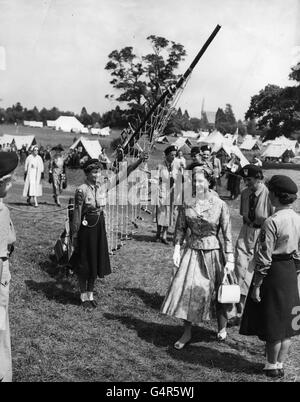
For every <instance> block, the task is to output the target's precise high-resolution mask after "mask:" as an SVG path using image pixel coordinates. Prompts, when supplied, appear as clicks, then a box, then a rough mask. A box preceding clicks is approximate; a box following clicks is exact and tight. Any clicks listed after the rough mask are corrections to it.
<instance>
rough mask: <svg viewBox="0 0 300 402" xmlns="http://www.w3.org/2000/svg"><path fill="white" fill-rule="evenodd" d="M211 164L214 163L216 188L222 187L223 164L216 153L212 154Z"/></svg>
mask: <svg viewBox="0 0 300 402" xmlns="http://www.w3.org/2000/svg"><path fill="white" fill-rule="evenodd" d="M210 162H211V163H212V166H213V172H214V179H215V182H216V188H217V187H218V186H219V187H220V186H221V184H222V183H221V176H222V164H221V161H220V159H219V158H218V157H217V156H216V154H215V153H212V155H211V158H210Z"/></svg>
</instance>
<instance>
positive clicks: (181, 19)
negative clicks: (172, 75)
mask: <svg viewBox="0 0 300 402" xmlns="http://www.w3.org/2000/svg"><path fill="white" fill-rule="evenodd" d="M299 2H300V0H272V1H270V0H52V1H51V0H0V98H1V99H2V101H1V102H0V106H1V105H2V106H4V107H7V106H9V105H11V104H13V103H16V102H17V101H20V102H21V103H22V104H23V105H24V106H26V107H33V106H34V105H36V106H37V107H38V108H41V107H43V106H46V107H52V106H57V107H59V108H60V109H62V110H71V111H74V112H76V113H78V112H80V110H81V107H82V106H86V107H87V110H88V112H92V111H98V112H100V113H104V112H105V111H107V110H110V109H112V108H113V107H115V104H112V103H110V102H109V101H107V100H106V99H105V98H104V96H105V94H107V93H112V88H111V86H110V84H109V80H110V76H109V74H108V72H107V71H106V70H104V67H105V65H106V63H107V61H108V57H107V56H108V54H109V53H110V52H111V51H112V50H115V49H121V48H122V47H124V46H133V48H134V51H135V53H136V54H137V55H143V54H146V53H148V52H150V51H151V48H150V46H149V42H148V41H147V40H146V38H147V36H149V35H158V36H163V37H165V38H167V39H169V40H172V41H175V42H179V43H181V44H182V45H183V46H184V47H185V49H186V51H187V57H186V59H185V61H184V62H183V63H182V64H181V66H180V69H179V71H178V72H182V73H183V72H184V71H185V68H187V66H188V65H189V64H190V63H191V61H192V60H193V58H194V56H195V55H196V54H197V52H198V51H199V49H200V48H201V46H202V45H203V43H204V42H205V41H206V39H207V38H208V37H209V35H210V34H211V32H212V31H213V29H214V28H215V26H216V25H217V24H220V25H221V26H222V28H221V30H220V31H219V33H218V35H217V37H216V38H215V40H214V41H213V43H212V44H211V46H210V47H209V48H208V50H207V52H206V53H205V55H204V56H203V58H202V59H201V61H200V63H199V64H198V65H197V66H196V68H195V70H194V72H193V75H192V77H191V79H190V81H189V83H188V86H187V87H186V89H185V91H184V93H183V95H182V97H181V99H180V102H179V105H180V106H181V107H182V109H187V110H188V111H189V113H190V115H191V116H195V117H200V113H201V105H202V100H203V98H204V99H205V109H206V110H209V111H216V109H217V108H218V107H223V108H224V107H225V104H226V103H231V104H232V106H233V110H234V112H235V115H236V117H237V118H243V117H244V113H245V112H246V110H247V108H248V106H249V102H250V98H251V96H252V95H254V94H256V93H257V92H258V91H259V90H260V89H262V88H263V87H264V86H265V85H267V84H268V83H272V84H277V85H281V86H283V85H287V84H289V83H290V84H292V83H291V82H289V81H288V74H289V72H290V67H291V64H292V62H293V51H294V50H295V46H296V45H300V34H299V32H297V31H296V22H297V21H298V23H299V19H300V13H299V10H298V8H297V6H298V3H299ZM298 25H299V24H298ZM298 30H300V28H298Z"/></svg>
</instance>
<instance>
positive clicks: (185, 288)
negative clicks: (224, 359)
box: [161, 162, 234, 349]
mask: <svg viewBox="0 0 300 402" xmlns="http://www.w3.org/2000/svg"><path fill="white" fill-rule="evenodd" d="M191 170H192V197H190V198H188V197H187V196H185V202H184V205H183V206H182V207H181V208H180V209H179V214H178V218H177V222H176V228H175V235H174V245H175V248H174V254H173V261H174V265H175V272H174V273H173V277H172V282H171V284H170V287H169V289H168V291H167V294H166V296H165V299H164V302H163V304H162V307H161V312H162V313H163V314H168V315H171V316H173V317H177V318H180V319H182V320H184V333H183V335H182V336H181V338H180V339H179V340H178V341H177V342H176V343H175V344H174V347H175V348H176V349H182V348H183V347H184V346H185V345H186V344H187V343H188V342H189V341H190V340H191V336H192V333H191V330H192V325H193V324H194V325H199V324H200V323H202V322H203V321H207V320H210V319H211V318H212V316H213V311H214V309H215V308H216V310H217V319H218V334H217V339H218V340H219V341H224V340H225V339H226V336H227V332H226V324H227V319H228V318H230V316H229V311H232V309H233V306H232V305H221V304H220V303H218V302H217V301H216V294H217V290H218V287H219V285H220V284H221V283H222V280H223V277H224V274H225V273H227V272H229V271H230V272H232V271H233V269H234V257H233V250H232V238H231V222H230V215H229V210H228V207H227V205H226V203H225V202H224V201H222V200H221V199H220V198H219V197H218V196H216V195H215V193H214V192H211V191H210V179H211V178H212V173H213V172H212V171H210V172H211V174H209V173H208V172H209V171H208V168H207V167H206V166H205V167H203V165H202V164H201V163H199V162H195V163H194V164H192V165H191ZM220 228H221V231H222V233H223V237H224V251H225V254H226V261H225V258H224V252H223V249H222V245H221V241H220V239H219V229H220ZM188 230H189V231H190V233H189V234H188V235H187V232H188ZM184 240H185V247H184V251H183V254H182V256H180V247H181V246H182V245H183V242H184Z"/></svg>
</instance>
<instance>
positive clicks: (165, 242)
mask: <svg viewBox="0 0 300 402" xmlns="http://www.w3.org/2000/svg"><path fill="white" fill-rule="evenodd" d="M161 242H162V243H163V244H166V245H169V242H168V241H167V240H166V239H161Z"/></svg>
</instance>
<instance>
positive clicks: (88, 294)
mask: <svg viewBox="0 0 300 402" xmlns="http://www.w3.org/2000/svg"><path fill="white" fill-rule="evenodd" d="M86 294H87V298H88V300H89V301H93V300H94V295H93V292H87V293H86Z"/></svg>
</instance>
